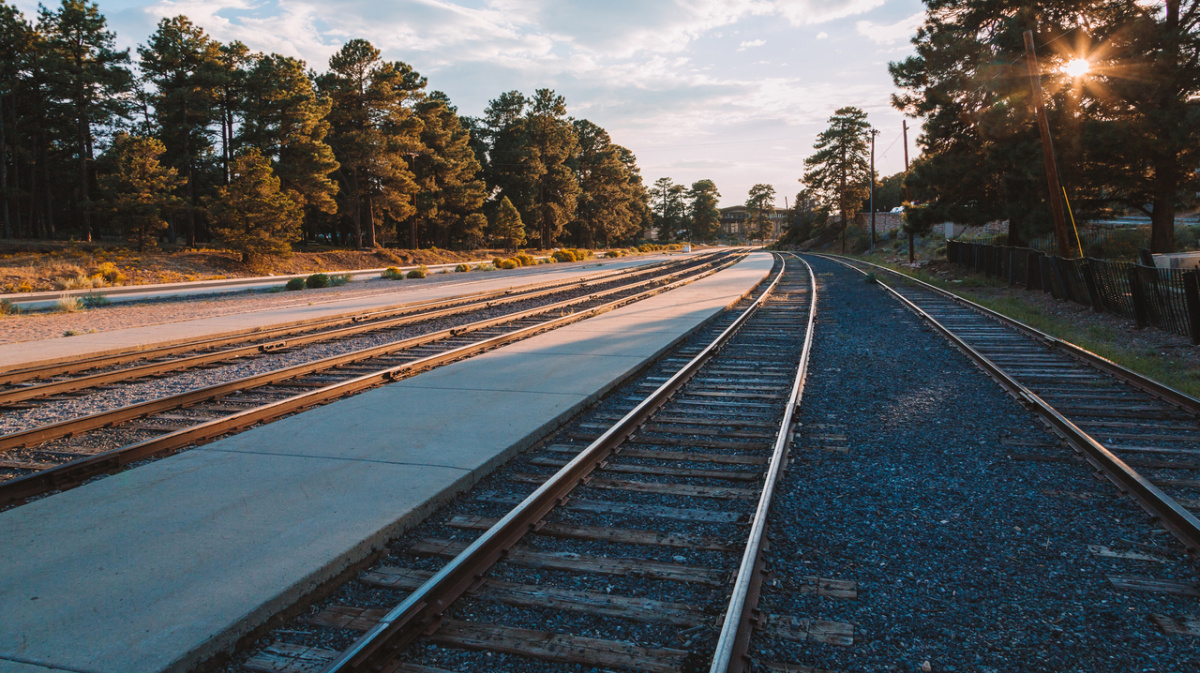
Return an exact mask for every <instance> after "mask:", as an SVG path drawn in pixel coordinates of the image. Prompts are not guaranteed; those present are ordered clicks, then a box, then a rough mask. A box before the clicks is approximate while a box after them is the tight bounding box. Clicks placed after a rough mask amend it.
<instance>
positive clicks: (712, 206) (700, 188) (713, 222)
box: [688, 180, 721, 241]
mask: <svg viewBox="0 0 1200 673" xmlns="http://www.w3.org/2000/svg"><path fill="white" fill-rule="evenodd" d="M720 198H721V193H720V192H718V191H717V184H716V183H715V182H713V181H712V180H699V181H697V182H693V183H692V188H691V189H690V190H688V233H689V235H690V236H691V239H692V240H694V241H711V240H713V239H714V238H716V236H717V234H718V233H719V232H720V230H721V211H720V209H718V208H717V203H718V201H717V199H720Z"/></svg>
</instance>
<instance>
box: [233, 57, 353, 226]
mask: <svg viewBox="0 0 1200 673" xmlns="http://www.w3.org/2000/svg"><path fill="white" fill-rule="evenodd" d="M245 90H246V92H245V103H244V105H243V109H244V121H243V124H242V126H241V130H240V132H239V133H238V136H237V141H238V143H240V144H242V145H246V146H250V147H256V148H258V149H259V150H260V151H261V152H262V153H263V154H264V155H266V156H267V157H269V158H270V159H271V162H272V165H273V166H274V171H275V174H276V175H277V176H279V182H280V185H281V188H282V189H283V190H284V191H285V192H287V194H288V196H289V197H291V199H292V200H293V201H295V202H296V203H297V204H298V205H299V206H300V207H301V208H302V209H304V211H305V212H306V214H307V218H306V219H307V220H308V221H309V222H311V221H312V220H313V219H314V218H315V217H316V214H317V213H326V214H332V213H334V212H336V211H337V202H336V201H335V200H334V198H335V197H336V196H337V191H338V188H337V183H336V182H334V180H333V178H332V177H331V175H332V173H333V172H334V171H336V170H337V169H338V162H337V160H336V159H335V158H334V155H333V148H331V147H330V146H329V145H328V143H326V141H325V139H326V136H327V135H328V133H329V121H328V119H327V118H328V116H329V110H330V107H331V105H332V103H331V101H330V100H329V99H328V98H320V97H318V96H317V92H316V90H315V89H314V88H313V83H312V80H311V79H310V78H309V76H308V73H307V72H306V71H305V66H304V62H303V61H300V60H298V59H294V58H291V57H287V56H280V55H278V54H270V55H268V56H262V57H260V58H257V59H255V60H254V63H253V65H252V66H251V67H250V69H249V71H248V72H247V74H246V79H245Z"/></svg>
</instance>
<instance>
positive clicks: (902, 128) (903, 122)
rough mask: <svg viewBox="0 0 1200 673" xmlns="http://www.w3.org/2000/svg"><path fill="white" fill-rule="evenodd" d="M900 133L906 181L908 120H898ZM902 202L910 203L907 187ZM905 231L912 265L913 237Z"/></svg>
mask: <svg viewBox="0 0 1200 673" xmlns="http://www.w3.org/2000/svg"><path fill="white" fill-rule="evenodd" d="M900 131H901V132H902V133H903V134H904V177H905V179H907V178H908V120H907V119H903V118H901V119H900ZM904 201H905V202H906V203H911V202H912V195H911V194H909V193H908V185H904ZM905 215H907V213H906V214H905ZM902 217H903V216H902ZM905 229H908V263H909V264H912V263H913V262H914V261H916V255H915V253H914V251H913V247H914V244H913V238H915V237H914V236H913V233H912V228H911V227H905Z"/></svg>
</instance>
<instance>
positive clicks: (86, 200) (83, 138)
mask: <svg viewBox="0 0 1200 673" xmlns="http://www.w3.org/2000/svg"><path fill="white" fill-rule="evenodd" d="M76 129H77V135H78V136H79V210H80V211H81V212H80V214H81V215H82V216H83V239H84V240H85V241H88V242H89V243H90V242H91V240H92V200H91V198H90V196H89V190H88V170H87V145H88V143H87V132H88V131H87V120H86V119H84V117H83V115H82V114H80V116H79V120H78V121H77V122H76Z"/></svg>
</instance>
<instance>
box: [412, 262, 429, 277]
mask: <svg viewBox="0 0 1200 673" xmlns="http://www.w3.org/2000/svg"><path fill="white" fill-rule="evenodd" d="M428 274H429V267H427V266H425V265H424V264H422V265H421V266H418V267H417V268H415V269H413V270H412V271H409V272H408V277H409V278H424V277H425V276H426V275H428Z"/></svg>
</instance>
